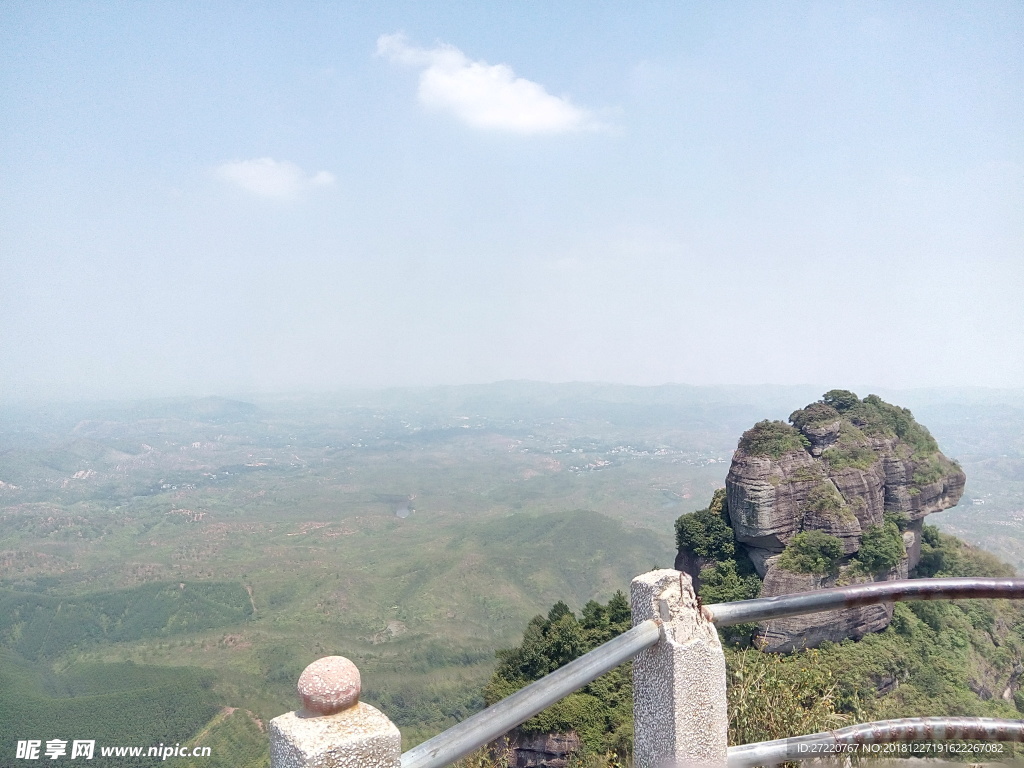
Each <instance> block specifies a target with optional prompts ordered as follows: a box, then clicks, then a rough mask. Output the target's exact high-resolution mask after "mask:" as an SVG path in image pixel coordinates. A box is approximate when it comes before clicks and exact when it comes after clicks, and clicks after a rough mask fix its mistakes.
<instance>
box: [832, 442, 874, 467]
mask: <svg viewBox="0 0 1024 768" xmlns="http://www.w3.org/2000/svg"><path fill="white" fill-rule="evenodd" d="M822 456H824V457H825V459H826V460H827V461H828V465H829V468H830V469H832V470H834V471H838V470H841V469H848V468H850V467H852V468H853V469H871V467H872V466H874V465H875V464H876V463H877V462H878V456H877V454H876V453H875V452H874V451H872V450H871V449H870V448H868V447H867V446H866V445H848V446H843V445H840V446H833V447H831V448H826V449H825V450H824V451H823V452H822Z"/></svg>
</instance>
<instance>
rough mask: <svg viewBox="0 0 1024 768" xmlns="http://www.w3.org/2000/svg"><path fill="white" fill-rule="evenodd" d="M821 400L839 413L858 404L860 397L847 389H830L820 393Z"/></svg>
mask: <svg viewBox="0 0 1024 768" xmlns="http://www.w3.org/2000/svg"><path fill="white" fill-rule="evenodd" d="M821 402H822V403H824V404H825V405H828V406H831V407H832V408H834V409H835V410H836V411H838V412H839V413H845V412H846V411H848V410H850V409H851V408H854V407H855V406H858V405H860V398H859V397H857V396H856V395H855V394H853V392H851V391H850V390H848V389H832V390H829V391H828V392H826V393H825V394H824V395H822V397H821Z"/></svg>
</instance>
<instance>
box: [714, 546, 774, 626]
mask: <svg viewBox="0 0 1024 768" xmlns="http://www.w3.org/2000/svg"><path fill="white" fill-rule="evenodd" d="M741 562H746V563H749V562H750V561H749V560H748V559H746V558H744V560H743V561H741ZM759 594H761V579H760V578H758V576H757V573H755V572H753V570H752V569H751V570H749V571H748V570H746V569H743V568H742V567H741V566H739V565H737V562H736V561H735V560H724V561H722V562H719V563H715V564H714V565H709V566H707V567H706V568H704V569H702V570H701V572H700V598H701V600H703V601H704V602H705V603H707V604H709V605H710V604H712V603H731V602H734V601H736V600H751V599H753V598H755V597H757V596H758V595H759ZM733 634H735V633H733Z"/></svg>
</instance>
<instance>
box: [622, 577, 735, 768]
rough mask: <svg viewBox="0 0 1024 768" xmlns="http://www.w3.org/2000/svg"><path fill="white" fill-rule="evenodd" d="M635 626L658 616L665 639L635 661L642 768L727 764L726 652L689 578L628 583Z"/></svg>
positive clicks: (721, 767) (720, 767) (719, 767)
mask: <svg viewBox="0 0 1024 768" xmlns="http://www.w3.org/2000/svg"><path fill="white" fill-rule="evenodd" d="M629 592H630V595H629V599H630V607H631V610H632V613H633V624H634V626H635V625H636V624H639V623H640V622H642V621H646V620H647V619H655V620H658V621H660V622H663V624H662V630H661V633H662V634H661V640H660V642H658V643H657V645H654V646H652V647H651V648H648V649H647V650H645V651H643V652H641V653H640V654H639V655H638V656H637V657H636V659H635V660H634V661H633V720H634V725H633V727H634V745H633V760H634V764H635V765H636V768H669V767H671V768H677V766H679V767H696V766H701V767H702V768H725V765H726V759H727V749H728V732H729V714H728V710H727V706H726V698H725V655H724V654H723V653H722V646H721V644H720V643H719V641H718V632H717V631H716V630H715V626H714V625H713V624H712V623H711V622H710V621H708V620H707V619H706V618H705V616H704V614H703V612H702V610H701V609H700V607H699V605H698V604H697V598H696V596H695V595H694V592H693V586H692V584H691V581H690V577H689V576H688V575H687V574H685V573H681V572H680V571H674V570H669V569H664V570H659V571H651V572H650V573H645V574H643V575H641V576H637V577H636V578H635V579H633V583H632V584H631V585H630V590H629Z"/></svg>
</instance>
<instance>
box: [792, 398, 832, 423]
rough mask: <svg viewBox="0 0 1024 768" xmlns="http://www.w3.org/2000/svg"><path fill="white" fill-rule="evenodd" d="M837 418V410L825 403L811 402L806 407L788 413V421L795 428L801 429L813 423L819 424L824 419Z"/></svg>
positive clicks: (824, 420)
mask: <svg viewBox="0 0 1024 768" xmlns="http://www.w3.org/2000/svg"><path fill="white" fill-rule="evenodd" d="M838 418H839V411H837V410H836V409H835V408H833V407H832V406H831V405H826V404H825V403H811V404H810V405H808V406H807V407H806V408H801V409H800V410H798V411H793V412H792V413H791V414H789V421H790V423H791V424H792V425H793V426H794V427H796V428H797V429H803V428H804V427H806V426H809V425H813V424H821V423H823V422H826V421H835V420H836V419H838Z"/></svg>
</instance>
